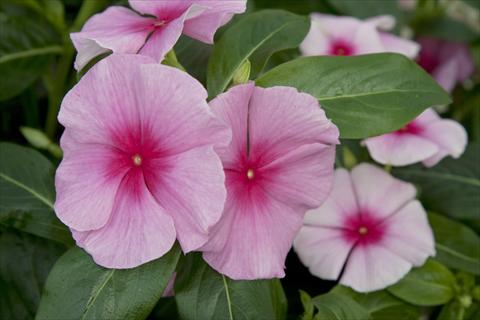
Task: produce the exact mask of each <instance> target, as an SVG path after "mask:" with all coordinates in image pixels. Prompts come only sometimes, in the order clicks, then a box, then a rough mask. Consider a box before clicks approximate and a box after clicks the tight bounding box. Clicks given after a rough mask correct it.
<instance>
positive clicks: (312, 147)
mask: <svg viewBox="0 0 480 320" xmlns="http://www.w3.org/2000/svg"><path fill="white" fill-rule="evenodd" d="M334 162H335V146H330V145H324V144H319V143H314V144H307V145H303V146H301V147H298V148H297V149H295V150H293V151H291V152H289V153H287V154H286V155H285V156H283V157H281V158H278V159H277V160H275V161H273V162H272V163H270V164H269V165H267V166H265V167H263V168H262V169H260V170H259V172H258V179H260V180H261V181H259V183H262V184H263V187H264V189H265V190H266V191H267V192H268V194H269V195H270V196H271V197H273V198H275V199H277V201H279V202H282V203H284V204H285V205H288V206H291V207H294V208H295V209H298V210H299V211H303V212H305V211H306V210H308V209H312V208H316V207H318V206H320V205H321V204H322V203H323V202H324V201H325V199H326V198H327V196H328V194H329V192H330V189H331V187H332V182H333V165H334Z"/></svg>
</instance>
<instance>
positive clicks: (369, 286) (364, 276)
mask: <svg viewBox="0 0 480 320" xmlns="http://www.w3.org/2000/svg"><path fill="white" fill-rule="evenodd" d="M411 268H412V264H411V263H410V262H408V261H406V260H404V259H403V258H401V257H400V256H398V255H396V254H394V253H392V252H391V251H389V250H388V249H386V248H384V247H383V246H380V245H370V246H368V245H367V246H361V245H357V246H356V247H355V248H353V250H352V253H351V254H350V256H349V257H348V260H347V264H346V266H345V271H344V273H343V275H342V277H341V278H340V283H341V284H343V285H345V286H348V287H351V288H353V289H354V290H355V291H358V292H371V291H375V290H380V289H383V288H385V287H388V286H389V285H392V284H394V283H396V282H397V281H399V280H400V279H401V278H403V277H404V276H405V275H406V274H407V273H408V271H410V269H411Z"/></svg>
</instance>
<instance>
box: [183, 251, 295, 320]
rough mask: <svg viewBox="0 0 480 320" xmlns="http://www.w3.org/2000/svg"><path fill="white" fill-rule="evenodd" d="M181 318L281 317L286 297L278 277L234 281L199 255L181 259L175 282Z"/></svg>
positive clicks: (236, 319)
mask: <svg viewBox="0 0 480 320" xmlns="http://www.w3.org/2000/svg"><path fill="white" fill-rule="evenodd" d="M175 299H176V301H177V307H178V311H179V313H180V316H181V317H182V318H183V319H189V320H195V319H230V320H231V319H235V320H241V319H259V317H260V318H261V319H278V320H281V319H284V318H285V316H286V311H287V310H286V308H287V303H286V298H285V295H284V293H283V289H282V285H281V284H280V281H279V280H278V279H274V280H255V281H234V280H231V279H229V278H227V277H226V276H223V275H221V274H219V273H218V272H216V271H214V270H213V269H212V268H210V267H209V266H208V265H207V264H206V263H205V262H204V261H203V259H202V257H201V255H200V254H190V255H188V256H187V257H186V258H185V260H184V261H183V263H182V265H181V267H180V269H179V270H178V272H177V279H176V281H175Z"/></svg>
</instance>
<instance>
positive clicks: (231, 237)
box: [202, 83, 339, 279]
mask: <svg viewBox="0 0 480 320" xmlns="http://www.w3.org/2000/svg"><path fill="white" fill-rule="evenodd" d="M210 105H211V107H212V109H213V111H214V113H215V114H216V115H218V117H220V118H221V119H223V120H224V121H225V122H226V123H227V124H228V125H229V126H230V127H231V128H232V134H233V138H232V143H231V145H230V146H228V147H220V148H216V151H217V152H218V154H219V155H220V158H221V159H222V162H223V166H224V171H225V176H226V186H227V201H226V204H225V209H224V212H223V215H222V218H221V220H220V222H219V223H218V224H217V225H216V226H215V227H214V228H213V229H212V232H211V239H210V241H209V242H208V243H207V245H205V246H204V247H203V248H202V250H203V251H206V252H204V254H203V257H204V259H205V261H207V262H208V263H209V264H210V265H211V266H212V267H213V268H214V269H215V270H217V271H219V272H220V273H223V274H226V275H227V276H229V277H230V278H232V279H259V278H272V277H283V276H284V270H283V269H284V262H285V258H286V255H287V253H288V251H289V249H290V247H291V245H292V243H293V239H294V237H295V235H296V233H297V232H298V230H299V228H300V227H301V225H302V219H303V216H304V214H305V212H306V211H307V210H308V209H311V208H315V207H318V206H319V205H321V204H322V202H323V201H324V199H325V198H326V197H327V195H328V192H329V191H330V187H331V183H332V178H333V164H334V158H335V144H336V143H338V135H339V133H338V129H337V127H336V126H335V125H334V124H332V123H331V122H330V121H329V120H328V119H327V118H326V117H325V113H324V112H323V110H322V109H321V108H320V106H319V104H318V101H317V99H316V98H314V97H312V96H311V95H308V94H305V93H299V92H298V91H297V90H296V89H294V88H289V87H273V88H268V89H264V88H259V87H255V86H254V84H253V83H248V84H245V85H240V86H236V87H234V88H232V89H230V90H229V91H228V92H226V93H224V94H222V95H220V96H218V97H217V98H216V99H214V100H213V101H211V103H210Z"/></svg>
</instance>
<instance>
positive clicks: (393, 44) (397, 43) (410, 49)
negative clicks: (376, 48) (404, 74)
mask: <svg viewBox="0 0 480 320" xmlns="http://www.w3.org/2000/svg"><path fill="white" fill-rule="evenodd" d="M380 41H381V42H382V44H383V47H384V48H385V51H387V52H396V53H401V54H403V55H406V56H407V57H409V58H412V59H413V58H415V57H416V56H417V55H418V52H419V51H420V45H418V44H417V43H416V42H414V41H410V40H406V39H402V38H400V37H397V36H395V35H392V34H390V33H386V32H380Z"/></svg>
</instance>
